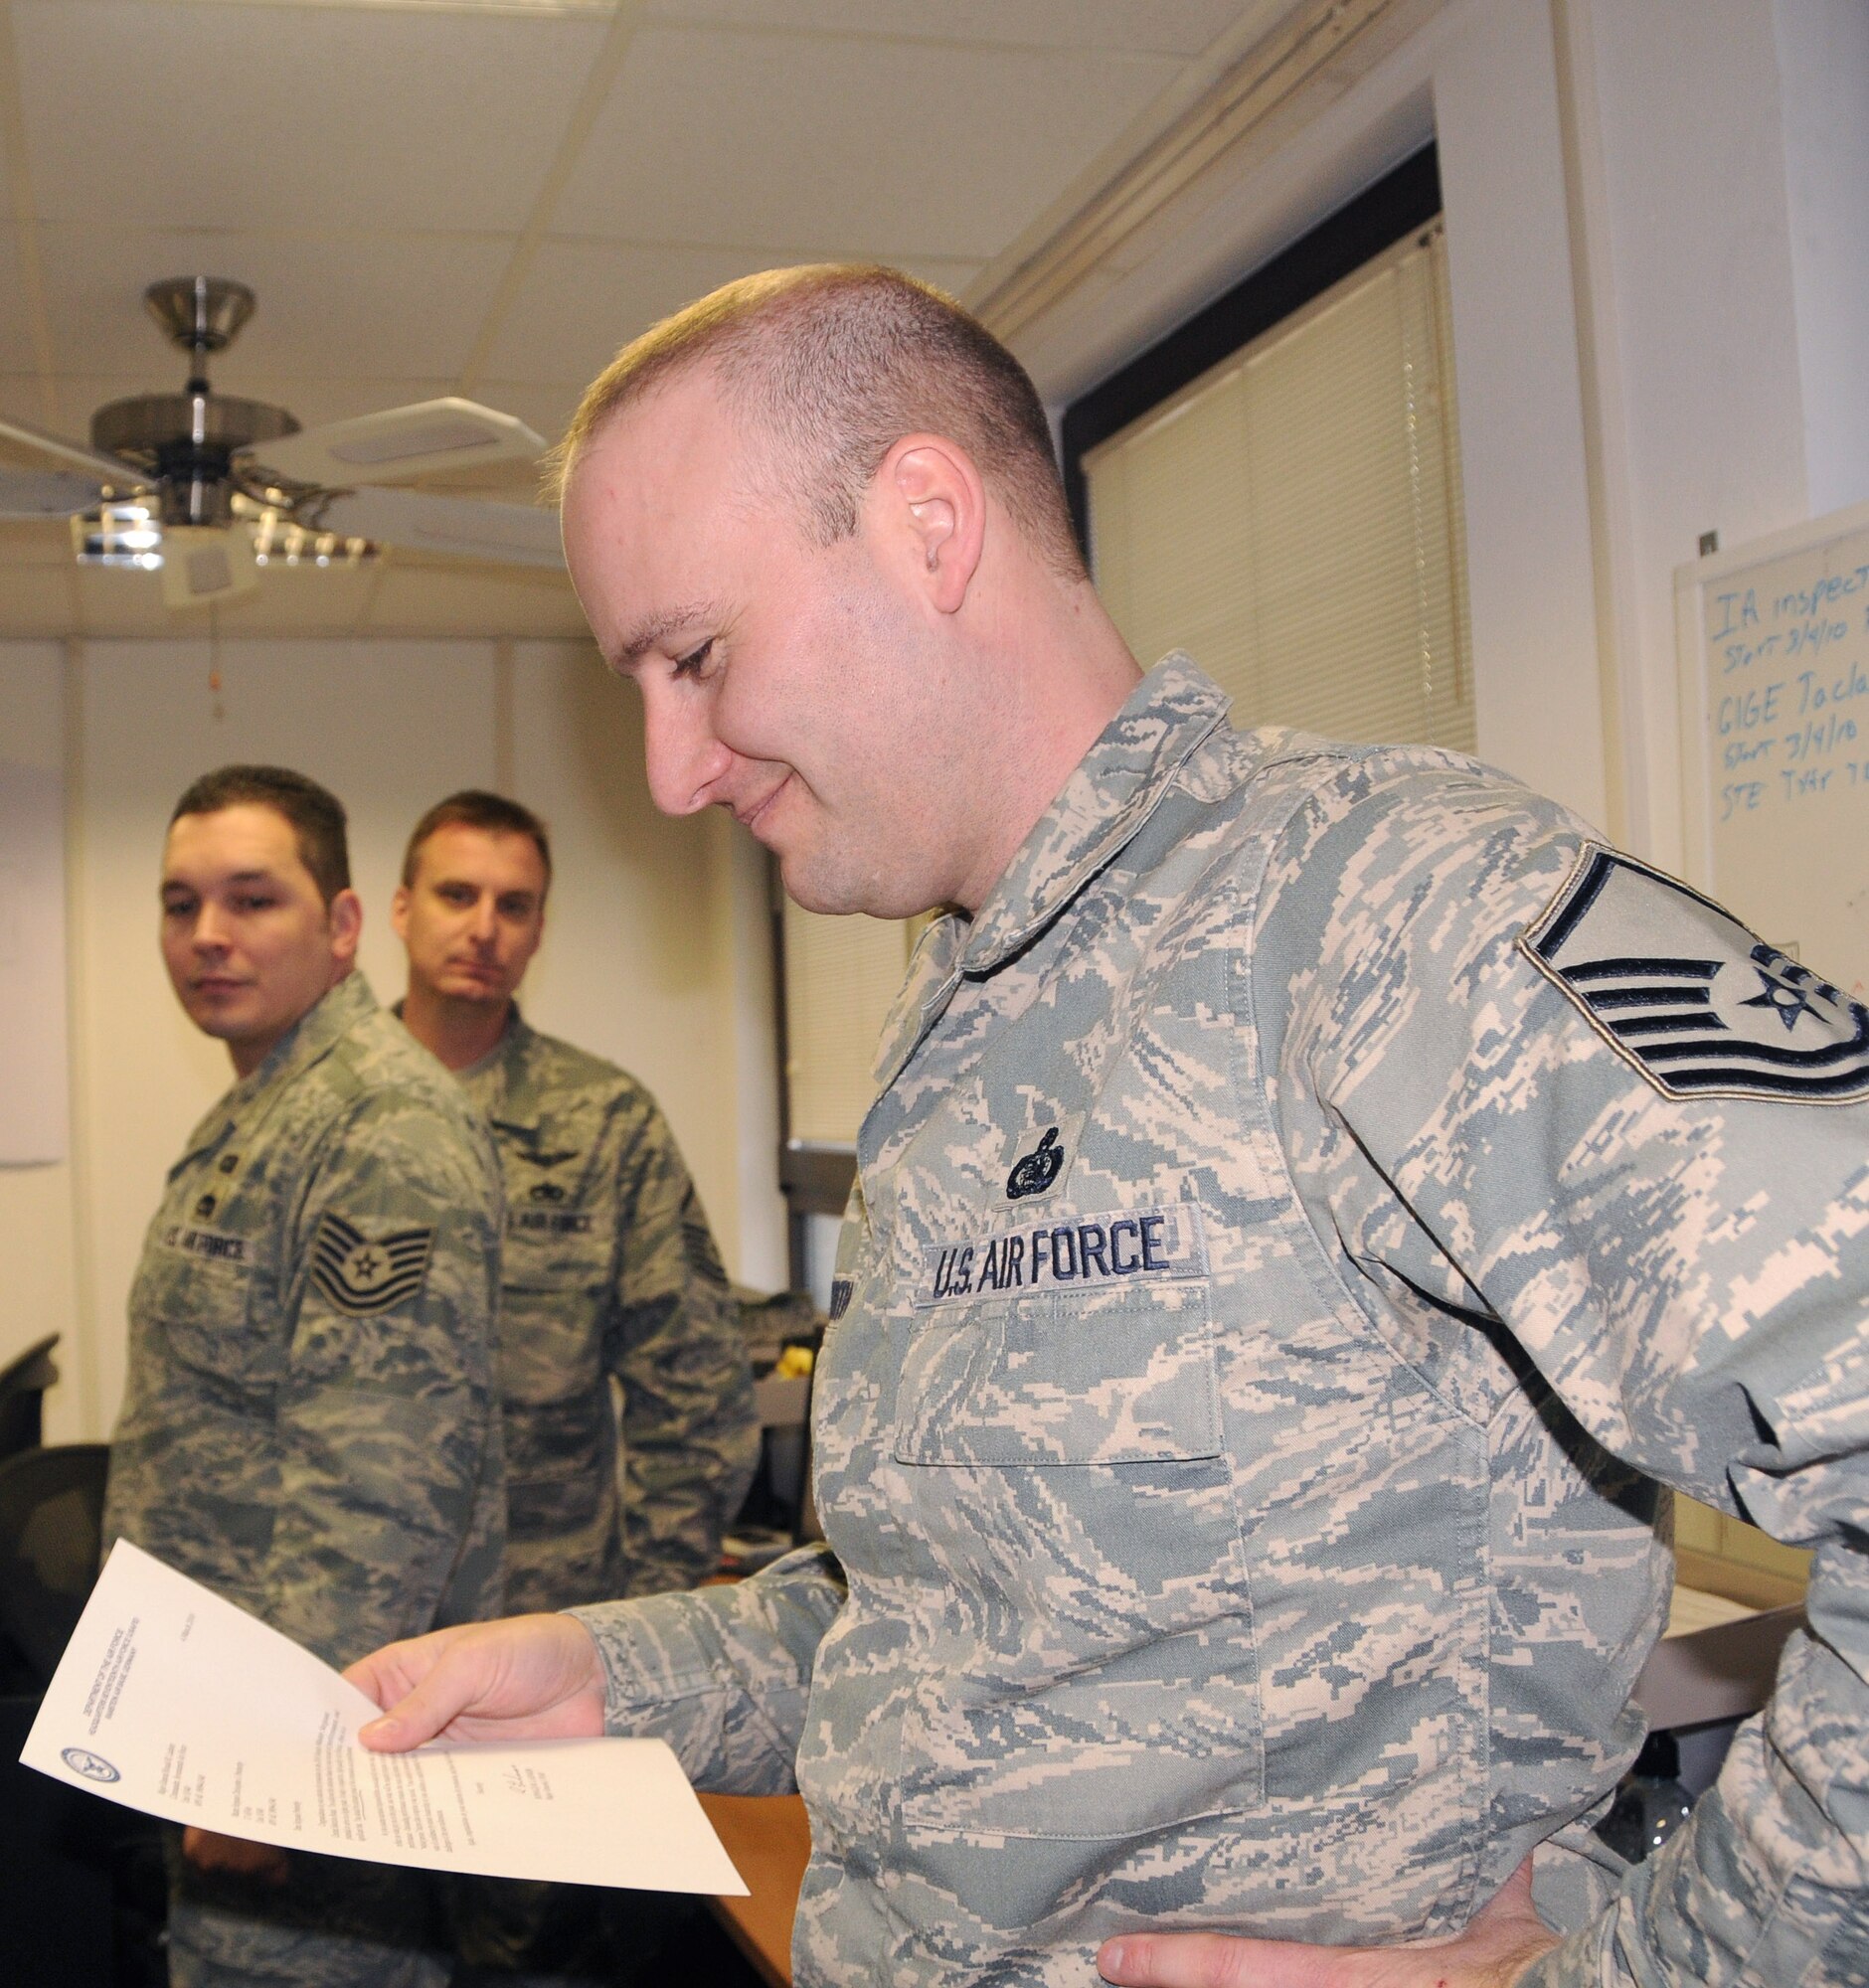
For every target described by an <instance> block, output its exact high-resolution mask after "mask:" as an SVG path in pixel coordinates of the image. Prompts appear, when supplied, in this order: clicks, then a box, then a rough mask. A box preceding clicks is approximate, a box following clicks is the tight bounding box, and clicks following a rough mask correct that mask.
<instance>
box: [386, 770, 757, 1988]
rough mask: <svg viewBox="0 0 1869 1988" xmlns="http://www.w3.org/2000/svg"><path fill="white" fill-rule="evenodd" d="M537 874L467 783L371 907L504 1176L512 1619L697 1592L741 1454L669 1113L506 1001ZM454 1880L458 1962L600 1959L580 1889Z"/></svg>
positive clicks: (526, 935)
mask: <svg viewBox="0 0 1869 1988" xmlns="http://www.w3.org/2000/svg"><path fill="white" fill-rule="evenodd" d="M551 883H552V849H551V841H550V838H549V837H548V835H547V832H546V827H545V824H544V823H543V822H542V821H541V820H540V819H539V818H538V816H537V815H535V814H534V813H532V811H531V810H530V809H528V808H525V807H522V806H520V804H519V803H518V802H517V801H512V800H508V799H507V798H506V797H505V796H504V795H501V794H494V793H487V792H484V791H482V790H479V789H468V790H465V791H463V792H460V793H456V794H450V795H449V796H448V797H447V798H446V799H445V800H442V801H438V802H437V803H436V804H435V805H434V806H433V807H431V808H430V809H429V810H428V811H427V813H426V814H425V815H424V816H423V818H422V819H421V820H420V821H419V822H418V823H417V824H416V827H415V830H414V832H413V833H412V834H411V836H410V838H409V847H408V852H407V854H406V855H405V857H404V860H403V881H402V884H401V886H400V887H399V889H398V890H397V893H396V897H395V900H394V903H393V905H392V908H391V912H390V917H391V922H392V923H393V924H394V926H395V928H396V932H397V935H398V936H399V937H400V938H401V939H402V941H403V943H404V945H405V947H406V948H407V949H408V953H409V992H408V994H407V995H406V997H405V998H404V1000H403V1001H402V1003H401V1004H400V1006H399V1009H398V1013H400V1015H401V1016H402V1019H403V1023H404V1025H405V1026H406V1027H407V1028H408V1030H409V1032H410V1034H411V1035H413V1036H414V1037H415V1038H416V1040H417V1041H418V1042H419V1043H421V1044H422V1045H423V1046H424V1047H425V1049H428V1050H430V1051H432V1052H433V1053H434V1055H435V1056H437V1057H438V1058H439V1059H440V1060H441V1062H442V1063H444V1064H445V1065H446V1066H447V1067H448V1069H450V1070H451V1071H453V1072H454V1074H455V1075H456V1076H457V1077H459V1078H460V1080H461V1082H462V1084H463V1085H464V1086H465V1087H466V1091H467V1094H468V1096H469V1097H470V1098H472V1100H473V1102H474V1104H475V1105H476V1106H477V1107H478V1108H479V1109H480V1110H481V1111H482V1112H483V1113H484V1114H485V1116H486V1118H487V1120H488V1122H489V1123H490V1124H491V1126H492V1128H493V1136H494V1140H495V1143H496V1144H497V1146H498V1148H499V1153H500V1160H501V1165H502V1167H503V1169H504V1172H505V1183H506V1199H507V1207H506V1240H505V1252H504V1272H503V1283H502V1296H501V1328H500V1362H499V1379H500V1400H501V1406H502V1409H503V1415H504V1423H505V1434H506V1485H507V1533H506V1583H505V1584H506V1600H507V1605H508V1606H509V1607H510V1608H515V1609H540V1608H569V1607H573V1606H575V1605H577V1604H578V1603H581V1602H587V1601H597V1600H601V1599H603V1598H605V1597H607V1596H611V1595H616V1594H656V1593H661V1592H664V1591H666V1590H669V1589H676V1588H688V1587H693V1586H695V1585H697V1584H698V1583H699V1582H700V1581H702V1580H704V1579H705V1578H706V1577H707V1576H708V1575H709V1574H712V1573H713V1572H714V1571H715V1569H716V1567H717V1566H718V1565H719V1561H720V1549H721V1535H722V1532H723V1530H724V1529H725V1527H726V1526H727V1525H728V1524H729V1523H730V1522H731V1521H732V1519H733V1516H734V1514H735V1512H736V1511H738V1510H739V1507H740V1504H741V1501H742V1500H743V1499H744V1498H745V1496H746V1492H747V1486H748V1483H749V1481H750V1480H751V1477H752V1474H753V1467H754V1464H755V1462H756V1461H757V1459H758V1452H759V1425H758V1418H757V1416H756V1415H755V1412H754V1407H753V1379H752V1372H751V1369H750V1367H749V1364H748V1358H747V1346H746V1336H745V1334H744V1332H743V1330H742V1328H741V1324H740V1318H739V1312H738V1308H737V1307H736V1305H735V1303H734V1300H733V1298H732V1296H731V1294H730V1293H729V1290H728V1285H727V1276H726V1272H725V1271H724V1269H723V1268H722V1266H721V1258H720V1252H719V1250H718V1249H717V1248H716V1247H715V1243H714V1238H713V1236H712V1235H711V1234H710V1232H709V1229H708V1224H707V1217H706V1215H705V1214H704V1213H703V1211H702V1207H701V1202H700V1199H699V1197H698V1196H697V1195H696V1193H695V1190H694V1184H693V1182H692V1181H691V1180H690V1179H689V1176H688V1169H687V1167H686V1166H685V1164H684V1163H683V1161H682V1156H681V1152H680V1149H679V1148H678V1147H677V1145H676V1143H675V1136H674V1134H673V1132H672V1131H671V1130H670V1129H669V1125H668V1121H667V1119H665V1118H664V1117H663V1115H662V1113H661V1111H660V1110H659V1109H658V1108H657V1106H656V1103H655V1100H654V1098H652V1097H651V1096H650V1095H649V1093H648V1092H647V1091H646V1090H645V1089H644V1088H643V1087H642V1085H641V1084H639V1083H638V1082H637V1081H636V1079H635V1078H634V1077H631V1076H629V1075H628V1073H627V1072H625V1071H622V1070H619V1069H618V1068H617V1067H616V1066H615V1065H614V1064H612V1063H606V1062H604V1061H603V1060H602V1059H601V1058H598V1057H595V1056H591V1055H589V1054H587V1053H586V1052H585V1051H583V1050H580V1049H574V1048H573V1047H572V1045H571V1044H569V1043H565V1042H560V1041H558V1040H557V1039H556V1038H554V1037H551V1036H545V1035H541V1034H539V1033H538V1031H536V1030H535V1029H533V1028H531V1027H529V1026H528V1024H527V1023H526V1021H525V1019H524V1018H523V1016H521V1014H520V1012H519V1007H518V1003H517V1001H516V999H515V996H516V995H517V993H518V991H519V987H520V983H521V982H522V981H523V979H524V978H525V974H526V969H527V967H528V966H529V965H530V964H531V961H532V957H533V955H534V953H536V952H537V950H538V948H539V942H540V940H541V938H542V937H543V936H544V931H545V909H546V898H547V894H548V893H549V891H550V889H551ZM612 1385H614V1386H615V1388H616V1390H617V1391H618V1392H619V1393H620V1395H621V1423H622V1444H621V1468H620V1472H619V1469H618V1454H617V1449H618V1445H617V1408H616V1404H615V1402H614V1401H613V1400H612V1393H611V1390H612ZM461 1890H462V1896H463V1910H462V1914H461V1920H460V1925H459V1928H458V1937H459V1940H460V1945H461V1950H462V1953H463V1955H464V1956H465V1957H467V1958H468V1959H469V1960H471V1961H473V1962H475V1963H476V1964H478V1965H480V1966H482V1967H485V1968H503V1969H505V1970H508V1971H514V1970H523V1971H525V1972H528V1973H531V1974H543V1973H545V1972H547V1971H550V1972H552V1973H554V1974H560V1975H562V1974H564V1973H566V1972H567V1971H569V1970H570V1969H572V1968H574V1967H580V1968H585V1969H591V1968H595V1967H597V1966H600V1965H601V1964H602V1963H601V1959H600V1948H601V1942H600V1939H599V1937H598V1927H597V1916H596V1913H595V1911H594V1910H593V1909H591V1905H592V1902H591V1901H590V1900H588V1899H586V1898H585V1897H584V1896H583V1895H582V1894H580V1893H576V1892H572V1891H570V1890H568V1889H567V1888H563V1887H544V1886H536V1885H526V1884H521V1883H518V1882H516V1881H506V1882H496V1881H479V1882H471V1881H470V1882H468V1883H467V1884H465V1885H464V1886H463V1887H462V1888H461ZM614 1905H615V1911H614V1914H613V1916H620V1919H621V1922H622V1923H623V1924H625V1925H627V1926H629V1927H630V1928H631V1943H632V1944H636V1945H640V1944H642V1943H643V1940H644V1935H645V1934H646V1931H647V1928H648V1927H649V1926H650V1924H651V1923H652V1922H653V1921H654V1920H655V1919H657V1918H658V1917H659V1916H660V1914H659V1913H658V1912H657V1911H656V1909H655V1908H654V1907H652V1906H651V1905H649V1904H648V1903H647V1902H645V1901H643V1900H642V1899H641V1898H640V1896H639V1895H626V1896H622V1897H619V1898H618V1899H617V1900H616V1901H615V1902H614ZM682 1909H686V1907H685V1905H684V1907H683V1908H682Z"/></svg>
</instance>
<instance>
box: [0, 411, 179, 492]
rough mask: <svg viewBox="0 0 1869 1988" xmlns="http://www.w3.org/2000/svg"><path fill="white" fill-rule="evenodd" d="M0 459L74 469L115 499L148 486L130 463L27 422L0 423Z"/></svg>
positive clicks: (148, 480) (139, 471)
mask: <svg viewBox="0 0 1869 1988" xmlns="http://www.w3.org/2000/svg"><path fill="white" fill-rule="evenodd" d="M0 455H8V456H14V457H19V456H22V455H23V456H26V457H27V458H28V459H29V460H33V461H39V462H50V463H56V464H57V465H58V466H59V467H60V468H61V469H76V470H78V471H80V472H81V473H82V474H83V475H85V476H90V477H94V478H95V479H96V480H97V481H98V482H99V483H107V484H108V485H109V486H110V488H111V489H112V490H114V491H115V492H116V493H117V494H118V495H119V496H127V495H128V494H129V492H131V491H132V490H147V489H149V488H150V485H151V478H149V477H148V476H146V475H145V474H144V473H143V472H142V471H141V470H140V469H138V468H137V467H136V465H135V464H134V463H133V462H119V461H118V460H117V458H116V457H115V456H114V455H105V454H104V453H103V452H102V450H101V449H95V448H86V447H85V445H84V443H83V442H76V441H67V440H66V438H65V437H64V436H63V435H55V434H51V433H49V432H48V431H47V430H46V429H44V428H36V427H34V426H33V425H32V424H31V422H29V421H7V420H0ZM93 501H95V500H93Z"/></svg>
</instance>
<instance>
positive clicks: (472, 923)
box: [467, 896, 499, 945]
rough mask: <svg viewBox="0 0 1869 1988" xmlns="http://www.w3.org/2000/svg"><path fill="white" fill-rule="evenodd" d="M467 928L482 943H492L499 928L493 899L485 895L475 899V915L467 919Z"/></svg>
mask: <svg viewBox="0 0 1869 1988" xmlns="http://www.w3.org/2000/svg"><path fill="white" fill-rule="evenodd" d="M467 929H468V931H469V932H470V933H471V934H472V935H473V937H474V938H475V939H477V940H478V941H479V942H480V943H481V944H482V945H491V944H492V943H493V937H494V934H495V932H497V931H498V929H499V919H498V918H497V917H495V916H494V913H493V900H492V898H491V897H490V896H483V897H479V898H476V899H475V900H474V908H473V915H472V916H471V917H470V918H469V919H468V921H467Z"/></svg>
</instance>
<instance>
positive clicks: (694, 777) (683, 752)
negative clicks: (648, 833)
mask: <svg viewBox="0 0 1869 1988" xmlns="http://www.w3.org/2000/svg"><path fill="white" fill-rule="evenodd" d="M642 717H643V756H644V759H645V761H646V764H647V770H648V775H649V795H650V798H651V799H652V800H653V801H654V802H655V804H656V806H657V807H658V808H660V809H661V811H662V812H663V813H664V814H694V813H696V812H697V811H698V810H700V809H701V808H704V807H707V806H708V805H709V804H710V803H711V802H714V801H717V800H720V799H721V798H722V796H721V795H720V794H719V793H717V792H716V791H715V787H716V783H717V782H718V781H719V780H720V778H721V775H722V774H723V773H725V772H726V771H727V769H728V767H729V766H731V765H732V764H733V759H734V755H733V753H732V752H731V751H730V750H729V749H728V747H727V746H725V745H722V744H721V742H720V741H719V740H718V739H717V738H715V736H714V730H713V726H712V724H711V723H710V721H709V719H708V717H707V715H706V713H705V711H703V710H700V709H697V708H696V704H695V702H694V700H692V699H691V698H689V697H687V696H685V695H683V693H682V692H681V690H680V689H679V688H677V687H675V686H672V685H661V684H653V683H644V685H643V687H642Z"/></svg>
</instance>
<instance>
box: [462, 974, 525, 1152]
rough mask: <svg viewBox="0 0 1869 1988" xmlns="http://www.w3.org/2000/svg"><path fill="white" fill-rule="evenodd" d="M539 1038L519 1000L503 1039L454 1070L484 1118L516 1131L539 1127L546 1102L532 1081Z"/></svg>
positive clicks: (510, 1016)
mask: <svg viewBox="0 0 1869 1988" xmlns="http://www.w3.org/2000/svg"><path fill="white" fill-rule="evenodd" d="M537 1040H538V1038H537V1036H536V1035H535V1034H534V1033H533V1031H532V1029H531V1028H530V1027H529V1026H528V1025H527V1022H526V1018H525V1016H523V1015H522V1014H521V1013H520V1012H519V1003H518V1002H517V1001H515V1002H514V1003H513V1005H512V1008H511V1009H510V1011H509V1012H508V1014H507V1018H506V1028H505V1031H504V1032H503V1033H502V1035H501V1037H500V1039H499V1041H498V1042H497V1043H495V1044H494V1046H493V1048H492V1049H491V1050H489V1051H488V1052H487V1054H486V1055H485V1056H483V1057H482V1058H481V1059H480V1061H479V1062H478V1063H476V1064H470V1065H469V1066H468V1067H467V1069H465V1070H459V1071H456V1072H455V1073H454V1075H455V1076H456V1077H458V1078H459V1079H460V1080H461V1082H462V1083H464V1084H465V1085H466V1086H467V1089H468V1091H469V1094H470V1095H471V1096H472V1098H473V1100H474V1103H475V1105H476V1106H477V1107H478V1108H479V1110H480V1112H481V1115H482V1116H483V1117H486V1118H488V1119H491V1120H493V1121H495V1122H496V1123H498V1124H501V1125H510V1126H512V1127H513V1128H514V1130H516V1131H521V1132H536V1131H537V1130H538V1128H539V1121H540V1119H541V1117H542V1115H543V1113H544V1103H543V1100H542V1099H541V1097H540V1095H539V1092H538V1088H537V1086H536V1085H535V1084H534V1083H533V1081H532V1055H531V1051H532V1045H533V1044H534V1043H535V1042H536V1041H537Z"/></svg>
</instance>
